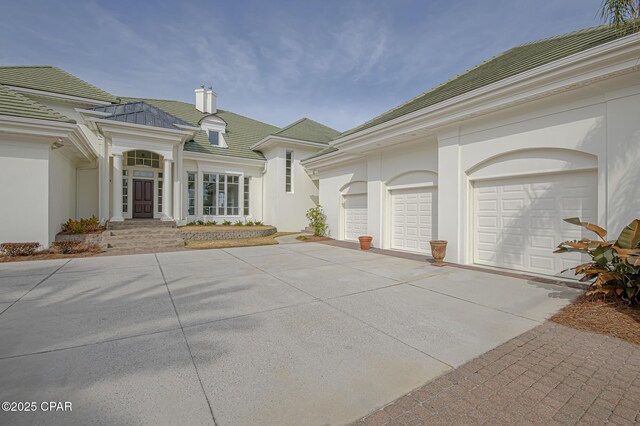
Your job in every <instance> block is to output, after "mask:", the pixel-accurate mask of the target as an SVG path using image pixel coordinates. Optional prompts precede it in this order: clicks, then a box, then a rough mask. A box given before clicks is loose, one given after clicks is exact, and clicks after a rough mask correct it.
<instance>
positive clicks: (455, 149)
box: [433, 129, 468, 263]
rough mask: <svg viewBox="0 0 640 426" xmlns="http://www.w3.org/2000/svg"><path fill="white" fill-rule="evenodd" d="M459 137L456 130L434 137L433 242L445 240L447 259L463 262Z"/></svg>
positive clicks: (464, 259)
mask: <svg viewBox="0 0 640 426" xmlns="http://www.w3.org/2000/svg"><path fill="white" fill-rule="evenodd" d="M461 174H462V173H461V171H460V136H459V133H458V130H457V129H454V130H452V131H450V132H447V133H443V134H439V135H438V219H437V228H438V229H437V230H436V233H435V235H434V236H433V237H434V239H438V240H447V241H448V242H449V243H448V245H447V260H448V261H449V262H455V263H465V262H466V261H467V260H468V259H466V258H465V256H464V250H463V247H464V246H465V245H466V244H465V242H463V241H461V240H462V238H463V236H464V235H463V234H462V233H461V229H460V225H461V217H460V211H461V203H460V197H461V195H459V194H461V192H462V191H463V188H462V187H461V182H460V180H461V179H460V177H461Z"/></svg>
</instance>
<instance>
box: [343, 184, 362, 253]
mask: <svg viewBox="0 0 640 426" xmlns="http://www.w3.org/2000/svg"><path fill="white" fill-rule="evenodd" d="M340 194H341V197H342V203H341V204H342V209H341V210H342V239H344V240H348V241H357V240H358V237H359V236H361V235H365V234H367V233H368V229H367V182H365V181H353V182H349V183H348V184H346V185H344V186H343V187H342V188H340Z"/></svg>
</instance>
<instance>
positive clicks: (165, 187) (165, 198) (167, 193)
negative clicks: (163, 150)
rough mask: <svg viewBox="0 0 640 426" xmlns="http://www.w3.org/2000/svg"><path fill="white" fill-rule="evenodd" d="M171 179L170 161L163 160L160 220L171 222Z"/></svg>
mask: <svg viewBox="0 0 640 426" xmlns="http://www.w3.org/2000/svg"><path fill="white" fill-rule="evenodd" d="M172 189H173V178H172V177H171V160H169V159H166V158H165V160H164V172H163V174H162V220H173V217H172V216H173V215H172V214H171V211H172V209H171V207H172V206H173V197H172V194H173V191H172Z"/></svg>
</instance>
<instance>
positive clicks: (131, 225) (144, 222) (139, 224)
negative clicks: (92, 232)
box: [107, 219, 176, 230]
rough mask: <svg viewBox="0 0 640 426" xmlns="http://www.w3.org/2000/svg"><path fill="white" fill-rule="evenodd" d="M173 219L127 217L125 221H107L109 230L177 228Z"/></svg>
mask: <svg viewBox="0 0 640 426" xmlns="http://www.w3.org/2000/svg"><path fill="white" fill-rule="evenodd" d="M175 227H176V222H175V221H173V220H160V219H126V220H125V221H123V222H111V221H109V222H107V230H121V229H136V228H175Z"/></svg>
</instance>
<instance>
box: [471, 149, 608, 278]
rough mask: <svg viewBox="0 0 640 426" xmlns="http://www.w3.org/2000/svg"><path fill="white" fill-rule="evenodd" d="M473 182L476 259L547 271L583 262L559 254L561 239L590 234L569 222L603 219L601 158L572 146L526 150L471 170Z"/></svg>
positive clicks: (496, 264) (483, 261)
mask: <svg viewBox="0 0 640 426" xmlns="http://www.w3.org/2000/svg"><path fill="white" fill-rule="evenodd" d="M467 175H468V177H469V180H470V182H471V186H472V196H471V198H472V200H471V203H470V205H471V224H472V232H471V234H472V235H471V236H470V237H471V238H470V239H471V240H472V241H470V242H471V244H472V247H473V248H472V251H473V262H474V263H477V264H480V265H487V266H495V267H501V268H508V269H517V270H520V271H527V272H534V273H539V274H545V275H556V274H558V273H559V272H560V271H562V270H564V269H567V268H570V267H572V266H576V265H578V264H580V263H583V262H584V261H586V260H587V259H584V258H582V257H581V256H580V255H579V254H577V253H563V254H554V253H553V250H554V248H555V247H556V246H557V245H558V243H559V242H561V241H564V240H574V239H580V238H583V237H586V236H588V235H587V234H586V231H583V230H582V228H580V227H577V226H572V225H570V224H568V223H566V222H564V221H563V219H565V218H568V217H580V218H581V219H582V220H586V221H588V222H597V220H598V208H597V207H598V176H597V157H596V156H594V155H591V154H588V153H584V152H580V151H574V150H569V149H555V148H544V149H525V150H518V151H511V152H507V153H504V154H501V155H499V156H496V157H492V158H490V159H487V160H485V161H482V162H480V163H478V164H476V165H474V166H473V167H471V168H470V169H468V170H467Z"/></svg>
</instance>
